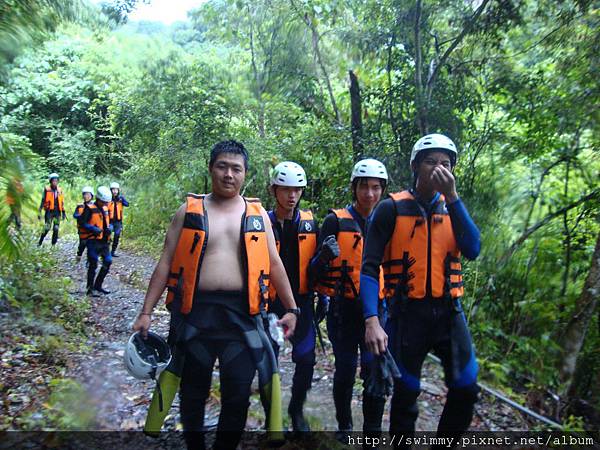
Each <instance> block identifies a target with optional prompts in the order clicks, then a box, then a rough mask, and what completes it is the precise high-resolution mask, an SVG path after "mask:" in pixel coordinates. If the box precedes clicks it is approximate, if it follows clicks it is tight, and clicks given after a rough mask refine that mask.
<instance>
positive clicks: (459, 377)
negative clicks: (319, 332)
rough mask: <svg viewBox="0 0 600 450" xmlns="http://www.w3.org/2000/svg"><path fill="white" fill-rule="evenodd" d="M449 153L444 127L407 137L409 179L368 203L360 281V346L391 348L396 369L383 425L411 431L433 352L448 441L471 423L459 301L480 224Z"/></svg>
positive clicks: (473, 376)
mask: <svg viewBox="0 0 600 450" xmlns="http://www.w3.org/2000/svg"><path fill="white" fill-rule="evenodd" d="M457 157H458V151H457V149H456V145H455V144H454V142H452V140H451V139H449V138H448V137H446V136H444V135H442V134H428V135H426V136H423V137H422V138H421V139H419V140H418V141H417V142H416V143H415V145H414V147H413V150H412V153H411V157H410V166H411V169H412V172H413V180H414V181H413V187H412V189H409V190H406V191H402V192H399V193H394V194H390V198H388V199H386V200H384V201H382V202H381V203H380V204H379V206H378V207H377V209H376V210H375V212H374V214H373V219H372V221H371V224H370V226H369V231H368V235H367V241H366V245H365V250H364V257H363V265H362V273H361V283H360V285H361V293H360V294H361V299H362V303H363V309H364V317H365V324H366V332H365V341H366V343H367V346H368V347H369V349H370V350H371V351H372V352H373V353H375V354H377V355H379V354H381V353H382V352H385V351H386V347H388V346H389V350H390V352H391V353H392V355H393V357H394V359H395V361H396V363H397V365H398V368H399V369H400V372H401V374H402V378H401V379H400V380H398V381H396V382H395V383H394V394H393V396H392V407H391V413H390V433H392V434H396V435H397V436H399V435H401V434H402V435H404V436H405V437H408V436H410V435H411V434H412V433H414V431H415V421H416V419H417V416H418V414H419V410H418V406H417V397H418V396H419V393H420V378H421V367H422V365H423V361H424V360H425V357H426V356H427V353H428V352H430V351H433V352H434V353H435V354H436V355H438V356H439V357H440V358H441V360H442V366H443V367H444V377H445V381H446V385H447V386H448V394H447V397H446V404H445V405H444V411H443V412H442V417H441V418H440V422H439V424H438V430H437V432H438V436H440V437H444V438H449V437H451V438H453V439H454V442H455V443H456V442H458V440H459V437H460V435H461V434H462V433H463V432H464V431H466V430H467V429H468V427H469V425H470V423H471V419H472V417H473V407H474V404H475V402H476V401H477V394H478V392H479V387H478V386H477V371H478V369H477V361H476V359H475V351H474V349H473V345H472V343H471V337H470V335H469V330H468V328H467V322H466V319H465V315H464V313H463V311H462V307H461V303H460V299H461V297H462V296H463V281H462V269H461V254H462V255H464V256H465V257H466V258H468V259H475V258H476V257H477V256H478V255H479V250H480V238H479V230H478V229H477V226H476V225H475V224H474V223H473V220H472V219H471V217H470V216H469V213H468V212H467V209H466V207H465V205H464V204H463V202H462V200H461V199H460V198H459V197H458V194H457V192H456V185H455V180H454V175H453V174H452V172H453V170H454V167H455V165H456V160H457ZM380 265H381V266H382V267H383V270H384V274H385V286H384V288H385V295H386V299H387V301H388V304H389V319H388V321H387V323H386V325H385V331H384V330H383V328H382V327H381V324H380V323H379V321H378V320H376V314H377V308H376V304H377V297H378V294H379V290H380V284H379V282H378V279H377V275H378V271H379V267H380ZM404 442H406V441H404ZM399 447H403V445H399Z"/></svg>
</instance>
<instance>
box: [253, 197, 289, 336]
mask: <svg viewBox="0 0 600 450" xmlns="http://www.w3.org/2000/svg"><path fill="white" fill-rule="evenodd" d="M260 213H261V215H262V217H263V222H264V223H265V231H266V232H267V246H268V248H269V260H270V261H271V268H270V273H269V276H270V280H271V283H273V286H274V287H275V289H276V290H277V296H278V297H279V298H280V300H281V303H283V306H284V307H285V308H286V309H293V308H297V306H296V301H295V300H294V294H293V293H292V287H291V286H290V281H289V280H288V277H287V273H286V272H285V267H284V266H283V263H282V262H281V258H280V257H279V253H278V252H277V245H276V243H275V235H274V234H273V229H272V227H271V220H270V219H269V217H268V216H267V212H266V211H265V210H264V209H263V210H261V212H260ZM296 321H297V318H296V315H295V314H292V313H286V314H284V315H283V317H282V318H281V320H279V322H278V323H279V324H280V325H281V326H283V329H284V333H285V334H284V335H285V337H286V338H287V339H289V338H290V337H292V335H293V334H294V331H295V330H296Z"/></svg>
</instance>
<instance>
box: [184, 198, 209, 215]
mask: <svg viewBox="0 0 600 450" xmlns="http://www.w3.org/2000/svg"><path fill="white" fill-rule="evenodd" d="M185 201H186V203H187V206H186V210H185V212H186V214H188V213H191V214H200V215H204V195H196V194H188V195H187V196H186V198H185Z"/></svg>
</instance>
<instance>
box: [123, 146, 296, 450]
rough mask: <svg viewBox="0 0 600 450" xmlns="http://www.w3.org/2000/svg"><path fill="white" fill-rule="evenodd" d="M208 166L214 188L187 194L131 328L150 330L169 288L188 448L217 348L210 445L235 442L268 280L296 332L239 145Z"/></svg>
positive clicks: (195, 440)
mask: <svg viewBox="0 0 600 450" xmlns="http://www.w3.org/2000/svg"><path fill="white" fill-rule="evenodd" d="M208 167H209V172H210V176H211V180H212V192H211V193H210V194H208V195H196V194H188V196H187V198H186V202H185V203H184V204H183V205H182V206H181V207H180V208H179V210H178V211H177V213H176V214H175V217H174V219H173V222H172V223H171V226H170V227H169V230H168V232H167V236H166V240H165V245H164V249H163V253H162V255H161V258H160V260H159V262H158V264H157V266H156V268H155V269H154V273H153V274H152V277H151V279H150V284H149V285H148V292H147V293H146V298H145V300H144V305H143V307H142V311H141V312H140V314H139V315H138V317H137V320H136V322H135V324H134V326H133V329H134V330H135V331H141V332H142V333H146V332H147V330H148V329H149V328H150V317H151V314H152V311H153V309H154V306H155V305H156V303H157V302H158V301H159V299H160V298H161V296H162V293H163V291H164V290H165V288H167V290H168V293H167V304H168V308H169V310H170V312H171V331H170V334H169V342H170V344H171V345H173V346H175V344H176V343H177V346H176V350H175V353H179V352H183V354H184V363H183V368H182V374H181V388H180V398H181V421H182V424H183V429H184V437H185V439H186V442H187V444H188V448H204V437H203V436H202V435H200V434H199V433H200V432H202V431H203V426H204V408H205V403H206V400H207V398H208V395H209V392H210V385H211V379H212V373H213V366H214V363H215V360H216V359H217V358H218V359H219V373H220V380H221V414H220V415H219V423H218V426H217V437H216V443H215V448H232V449H233V448H236V446H237V444H238V442H239V440H240V438H241V433H242V430H243V429H244V426H245V424H246V417H247V414H248V406H249V398H250V388H251V386H252V380H253V378H254V374H255V372H256V370H257V364H258V363H257V360H256V359H255V357H254V355H255V354H256V353H257V351H259V352H260V354H262V348H263V347H262V346H261V345H260V342H258V343H249V341H248V340H247V339H246V335H247V334H249V333H250V332H252V330H254V333H256V329H257V327H260V328H261V329H263V331H262V335H265V332H264V328H263V325H262V314H261V312H264V309H265V306H266V303H267V302H268V284H269V281H270V282H271V283H273V285H274V286H275V289H276V290H277V292H278V295H279V297H280V298H281V301H282V303H283V305H284V307H285V309H286V313H285V315H284V316H283V317H282V318H281V320H280V321H279V323H280V325H282V326H283V327H284V329H286V335H287V336H286V337H291V335H292V334H293V332H294V329H295V327H296V316H297V314H298V310H297V308H296V303H295V301H294V296H293V294H292V290H291V288H290V284H289V282H288V279H287V275H286V273H285V268H284V266H283V264H282V262H281V259H280V258H279V254H278V253H277V247H276V245H275V239H274V237H273V232H272V229H271V222H270V220H269V217H268V215H267V213H266V211H265V210H264V209H263V208H262V206H261V205H260V203H259V202H258V201H257V200H256V199H248V198H244V197H242V196H240V189H241V188H242V185H243V183H244V180H245V177H246V171H247V169H248V153H247V151H246V149H245V147H244V146H243V145H242V144H241V143H239V142H236V141H224V142H219V143H218V144H216V145H215V146H214V147H213V148H212V150H211V153H210V161H209V164H208ZM257 319H258V320H257ZM265 337H266V335H265ZM259 340H260V339H259ZM267 343H268V340H267ZM256 344H258V345H259V347H260V348H256V347H255V345H256ZM268 345H270V344H268ZM271 352H272V349H271ZM167 370H169V369H167ZM277 387H279V385H277ZM279 407H280V405H279Z"/></svg>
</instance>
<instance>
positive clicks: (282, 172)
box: [269, 161, 318, 432]
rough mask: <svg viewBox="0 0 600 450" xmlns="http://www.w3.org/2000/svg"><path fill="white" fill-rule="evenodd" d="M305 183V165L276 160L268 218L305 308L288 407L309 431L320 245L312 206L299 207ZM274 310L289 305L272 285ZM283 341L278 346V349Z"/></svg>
mask: <svg viewBox="0 0 600 450" xmlns="http://www.w3.org/2000/svg"><path fill="white" fill-rule="evenodd" d="M305 187H306V173H305V172H304V169H303V168H302V167H301V166H300V165H298V164H296V163H294V162H291V161H284V162H282V163H279V164H277V165H276V166H275V167H274V168H273V170H272V172H271V182H270V191H271V194H272V195H273V196H274V197H275V202H276V206H275V208H274V209H273V210H271V211H269V218H270V219H271V225H272V227H273V232H274V233H275V240H276V242H277V249H278V250H279V256H280V257H281V260H282V262H283V265H284V266H285V270H286V273H287V276H288V280H289V282H290V285H291V286H292V292H293V293H294V299H295V300H296V304H297V305H298V307H299V309H300V317H299V318H298V324H297V325H296V332H295V333H294V337H293V338H292V340H291V342H292V346H293V350H292V361H293V362H294V363H295V365H296V368H295V370H294V378H293V382H292V397H291V399H290V404H289V407H288V413H289V415H290V418H291V419H292V428H293V430H294V431H296V432H297V431H310V427H309V425H308V423H307V422H306V420H305V419H304V414H303V411H302V409H303V405H304V401H305V400H306V394H307V392H308V390H309V389H310V388H311V384H312V377H313V372H314V365H315V338H316V329H315V324H314V319H313V298H314V289H313V287H312V286H311V283H309V279H308V265H309V263H310V260H311V259H312V257H313V256H314V254H315V250H316V248H317V234H318V229H317V224H316V222H315V220H314V218H313V214H312V212H311V211H304V210H300V209H298V204H299V203H300V198H301V197H302V192H303V191H304V188H305ZM269 297H270V300H271V305H270V308H269V311H271V312H274V313H275V314H277V315H278V316H279V317H281V316H283V315H284V314H285V307H284V306H283V304H282V302H281V300H280V299H279V297H278V296H277V293H276V292H275V289H274V288H273V287H272V288H271V293H270V296H269ZM278 353H279V347H277V354H278Z"/></svg>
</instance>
